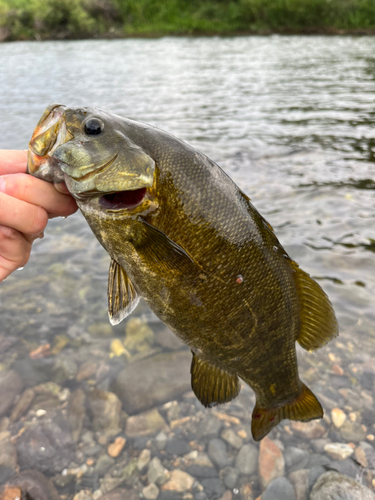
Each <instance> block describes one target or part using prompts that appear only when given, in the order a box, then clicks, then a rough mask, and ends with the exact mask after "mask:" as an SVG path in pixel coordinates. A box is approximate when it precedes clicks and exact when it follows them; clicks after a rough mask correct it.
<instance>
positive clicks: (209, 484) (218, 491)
mask: <svg viewBox="0 0 375 500" xmlns="http://www.w3.org/2000/svg"><path fill="white" fill-rule="evenodd" d="M200 483H201V485H202V486H203V488H204V492H205V493H206V495H207V496H208V498H218V497H219V496H221V495H222V494H223V493H224V491H225V487H224V485H223V483H222V481H221V480H220V479H219V478H214V477H210V478H207V479H202V480H201V482H200Z"/></svg>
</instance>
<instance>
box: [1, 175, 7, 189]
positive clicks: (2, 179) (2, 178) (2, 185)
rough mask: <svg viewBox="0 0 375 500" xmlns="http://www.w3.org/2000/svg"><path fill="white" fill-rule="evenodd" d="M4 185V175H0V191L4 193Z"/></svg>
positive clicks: (5, 185)
mask: <svg viewBox="0 0 375 500" xmlns="http://www.w3.org/2000/svg"><path fill="white" fill-rule="evenodd" d="M6 187H7V183H6V182H5V179H4V177H0V193H5V189H6Z"/></svg>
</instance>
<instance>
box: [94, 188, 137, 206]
mask: <svg viewBox="0 0 375 500" xmlns="http://www.w3.org/2000/svg"><path fill="white" fill-rule="evenodd" d="M146 194H147V188H145V187H142V188H139V189H132V190H127V191H116V192H114V193H107V194H105V195H103V196H101V197H100V198H99V205H100V206H101V207H103V208H105V209H107V210H124V209H125V210H132V209H134V208H136V207H137V206H138V205H140V204H141V203H142V201H143V200H144V198H145V196H146Z"/></svg>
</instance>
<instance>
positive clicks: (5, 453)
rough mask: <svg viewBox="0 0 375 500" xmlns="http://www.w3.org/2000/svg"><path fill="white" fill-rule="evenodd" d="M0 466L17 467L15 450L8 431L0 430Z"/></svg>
mask: <svg viewBox="0 0 375 500" xmlns="http://www.w3.org/2000/svg"><path fill="white" fill-rule="evenodd" d="M0 466H2V467H9V468H10V469H13V470H15V469H16V467H17V452H16V449H15V447H14V444H13V443H12V441H11V434H10V432H8V431H4V432H0Z"/></svg>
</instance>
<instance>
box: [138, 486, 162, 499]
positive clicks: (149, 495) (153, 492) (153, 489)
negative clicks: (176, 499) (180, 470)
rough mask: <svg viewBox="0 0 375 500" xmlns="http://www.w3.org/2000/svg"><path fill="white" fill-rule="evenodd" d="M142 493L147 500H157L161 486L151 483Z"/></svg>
mask: <svg viewBox="0 0 375 500" xmlns="http://www.w3.org/2000/svg"><path fill="white" fill-rule="evenodd" d="M142 495H143V497H144V498H145V499H146V500H156V499H157V498H158V496H159V488H158V487H157V486H156V484H154V483H151V484H149V485H148V486H145V487H144V488H143V489H142Z"/></svg>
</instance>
